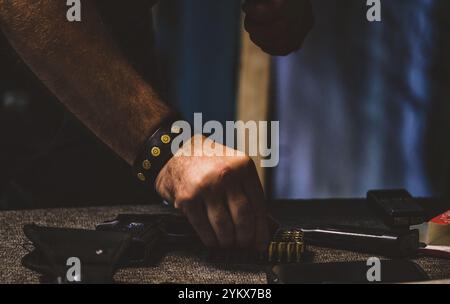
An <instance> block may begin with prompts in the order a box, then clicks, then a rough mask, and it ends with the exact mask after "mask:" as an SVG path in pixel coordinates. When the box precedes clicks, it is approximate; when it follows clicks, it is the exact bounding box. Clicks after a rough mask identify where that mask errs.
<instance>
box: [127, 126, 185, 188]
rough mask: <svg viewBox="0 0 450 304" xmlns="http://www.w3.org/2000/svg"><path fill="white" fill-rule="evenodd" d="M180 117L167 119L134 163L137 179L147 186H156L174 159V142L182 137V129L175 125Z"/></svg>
mask: <svg viewBox="0 0 450 304" xmlns="http://www.w3.org/2000/svg"><path fill="white" fill-rule="evenodd" d="M177 120H179V119H178V117H171V118H168V119H166V120H165V121H164V122H163V123H162V124H161V126H160V128H159V129H158V130H157V131H156V132H155V133H153V135H152V136H150V137H149V138H148V140H147V141H146V142H145V144H144V146H143V149H142V152H141V153H140V154H139V155H138V157H137V159H136V161H135V162H134V166H133V171H134V175H135V176H136V178H137V179H138V180H139V181H140V182H142V183H145V184H150V185H151V186H152V187H154V186H155V182H156V178H157V177H158V174H159V172H161V170H162V169H163V167H164V166H165V165H166V164H167V162H168V161H169V160H170V159H171V158H172V157H173V154H172V152H174V153H176V151H172V141H173V140H174V139H175V138H176V137H177V136H179V135H181V128H179V127H177V126H175V125H174V123H175V122H176V121H177Z"/></svg>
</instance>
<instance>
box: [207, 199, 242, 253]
mask: <svg viewBox="0 0 450 304" xmlns="http://www.w3.org/2000/svg"><path fill="white" fill-rule="evenodd" d="M204 201H205V206H206V213H207V215H208V219H209V223H210V225H211V227H212V229H213V230H214V232H215V235H216V239H217V241H218V243H219V245H220V247H222V248H230V247H233V246H234V245H235V237H234V227H233V220H232V219H231V216H230V212H229V210H228V206H227V204H226V199H225V197H224V195H222V194H218V193H210V192H206V193H204Z"/></svg>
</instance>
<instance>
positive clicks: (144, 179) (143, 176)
mask: <svg viewBox="0 0 450 304" xmlns="http://www.w3.org/2000/svg"><path fill="white" fill-rule="evenodd" d="M137 178H138V179H139V180H140V181H141V182H145V181H146V178H145V175H144V174H142V173H138V175H137Z"/></svg>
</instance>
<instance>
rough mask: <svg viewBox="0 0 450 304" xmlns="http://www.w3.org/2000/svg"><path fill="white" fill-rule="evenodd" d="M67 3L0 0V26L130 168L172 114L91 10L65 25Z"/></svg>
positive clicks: (90, 6)
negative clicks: (146, 140)
mask: <svg viewBox="0 0 450 304" xmlns="http://www.w3.org/2000/svg"><path fill="white" fill-rule="evenodd" d="M67 9H68V8H67V6H66V5H65V1H54V0H38V1H28V0H0V26H1V29H2V30H3V31H4V32H5V34H6V36H7V37H8V39H9V40H10V42H11V43H12V45H13V47H14V48H15V49H16V51H17V52H18V53H19V54H20V55H21V57H22V58H23V60H24V61H25V62H26V63H27V64H28V65H29V67H30V68H31V69H32V70H33V72H34V73H35V74H36V75H37V76H38V77H39V78H40V79H41V80H42V81H43V83H44V84H45V85H46V86H47V87H48V88H49V89H50V90H52V92H53V93H54V94H55V95H56V96H57V97H58V98H59V100H60V101H61V102H62V103H63V104H64V105H65V106H66V107H67V108H68V109H69V110H70V111H72V112H73V113H74V114H75V115H76V116H77V117H78V119H80V120H81V121H82V122H83V123H84V124H85V125H86V126H87V127H88V128H89V129H90V130H91V131H92V132H94V133H95V134H96V135H97V136H98V137H99V138H100V139H101V140H102V141H104V142H105V143H106V144H107V145H109V146H110V147H111V148H112V149H113V150H114V151H115V152H116V153H117V154H119V155H120V156H121V157H122V158H124V159H125V160H126V161H127V162H128V163H130V164H131V163H132V162H133V161H134V160H135V158H136V156H137V154H138V153H139V151H138V150H139V148H140V146H141V145H142V144H143V142H144V141H145V139H146V138H147V137H148V136H149V135H150V134H151V133H152V131H153V130H156V129H157V126H158V125H159V123H160V122H161V121H162V120H163V119H164V118H165V117H167V116H168V115H169V114H170V112H171V110H170V109H169V108H168V107H167V106H166V105H165V104H164V103H163V102H162V101H161V100H160V98H159V97H158V95H157V94H156V92H155V91H154V90H153V89H152V87H151V86H149V84H147V83H146V82H145V81H144V80H143V79H142V77H141V76H140V75H139V74H138V73H137V72H136V71H135V70H134V69H133V67H132V66H131V64H129V63H128V62H127V60H126V58H125V57H124V56H123V54H121V52H120V50H119V49H118V47H117V46H116V45H115V43H114V41H113V39H112V38H111V37H110V36H109V34H108V32H107V30H106V28H105V26H104V24H103V23H102V21H101V19H100V17H99V15H98V14H97V12H96V9H95V7H94V1H84V2H83V20H82V22H74V23H70V22H68V21H67V20H66V11H67Z"/></svg>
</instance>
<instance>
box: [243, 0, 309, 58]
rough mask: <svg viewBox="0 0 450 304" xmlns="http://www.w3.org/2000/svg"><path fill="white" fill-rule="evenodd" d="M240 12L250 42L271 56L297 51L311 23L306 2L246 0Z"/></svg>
mask: <svg viewBox="0 0 450 304" xmlns="http://www.w3.org/2000/svg"><path fill="white" fill-rule="evenodd" d="M243 10H244V12H245V14H246V16H245V29H246V30H247V31H248V32H249V33H250V38H251V39H252V41H253V42H254V43H255V44H257V45H258V46H259V47H260V48H261V49H262V50H263V51H265V52H267V53H269V54H271V55H275V56H284V55H288V54H290V53H292V52H294V51H296V50H298V49H299V48H300V47H301V46H302V44H303V40H304V39H305V37H306V35H307V34H308V32H309V31H310V30H311V28H312V26H313V23H314V18H313V14H312V7H311V3H310V1H309V0H246V1H245V3H244V5H243Z"/></svg>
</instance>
